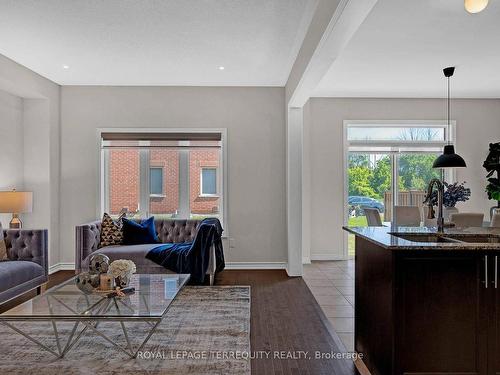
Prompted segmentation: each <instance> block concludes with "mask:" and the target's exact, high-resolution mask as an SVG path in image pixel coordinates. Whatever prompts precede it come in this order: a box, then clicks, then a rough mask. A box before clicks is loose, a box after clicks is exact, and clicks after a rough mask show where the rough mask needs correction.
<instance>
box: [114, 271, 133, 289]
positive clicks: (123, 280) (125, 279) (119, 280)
mask: <svg viewBox="0 0 500 375" xmlns="http://www.w3.org/2000/svg"><path fill="white" fill-rule="evenodd" d="M130 277H131V275H129V274H126V275H121V276H118V277H115V286H117V287H120V288H126V287H127V286H128V284H129V283H130Z"/></svg>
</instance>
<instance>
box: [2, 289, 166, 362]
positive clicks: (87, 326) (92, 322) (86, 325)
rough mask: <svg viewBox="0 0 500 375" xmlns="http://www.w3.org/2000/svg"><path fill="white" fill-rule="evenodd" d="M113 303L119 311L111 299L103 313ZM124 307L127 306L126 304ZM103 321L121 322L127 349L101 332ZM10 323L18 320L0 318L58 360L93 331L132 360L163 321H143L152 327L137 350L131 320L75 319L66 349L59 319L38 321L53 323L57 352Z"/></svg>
mask: <svg viewBox="0 0 500 375" xmlns="http://www.w3.org/2000/svg"><path fill="white" fill-rule="evenodd" d="M52 298H55V297H52ZM58 302H60V303H62V302H61V301H58ZM119 302H121V301H119ZM112 303H113V304H114V306H115V308H116V309H117V310H119V306H118V302H117V299H116V298H110V299H108V300H107V301H106V303H105V304H103V306H102V307H101V309H102V310H103V311H106V310H109V308H110V306H111V304H112ZM124 306H126V305H125V304H124ZM68 308H69V307H68ZM101 320H105V321H106V322H119V323H120V326H121V328H122V331H123V335H124V336H125V340H126V342H127V345H126V346H125V347H123V346H121V345H120V344H118V343H116V342H115V341H114V340H113V339H112V338H110V337H109V336H107V335H106V334H105V333H103V332H102V331H100V330H99V329H98V326H99V322H100V321H101ZM10 321H16V320H12V319H9V321H6V320H1V317H0V323H2V324H3V325H5V326H7V327H9V328H10V329H12V330H13V331H15V332H17V333H18V334H20V335H22V336H24V337H26V338H27V339H28V340H30V341H31V342H33V343H35V344H37V345H38V346H40V347H41V348H42V349H44V350H46V351H48V352H49V353H51V354H53V355H54V356H56V357H58V358H64V356H65V355H66V354H67V353H68V352H69V351H70V349H71V348H72V347H74V346H75V344H76V343H77V342H78V340H79V339H80V338H81V337H82V336H83V335H84V333H85V332H86V331H87V330H91V331H93V332H94V333H96V334H97V335H99V336H101V337H102V338H103V339H104V340H106V341H107V342H109V343H110V344H112V345H113V346H114V347H116V348H117V349H119V350H120V351H122V352H123V353H125V354H127V355H128V356H129V357H130V358H136V357H137V355H138V354H139V352H140V351H141V350H142V349H143V348H144V346H145V345H146V344H147V342H148V341H149V339H150V338H151V336H153V334H154V333H155V331H156V328H158V326H159V325H160V323H161V321H162V319H156V320H155V321H149V320H147V321H143V322H145V323H147V324H148V325H149V326H150V327H151V329H150V330H149V332H148V334H147V335H146V337H145V338H144V340H143V341H142V343H141V344H140V345H139V347H138V348H137V350H134V349H133V346H132V343H131V342H130V338H129V335H128V332H127V329H126V327H125V323H124V322H125V321H130V319H122V318H119V317H116V318H110V317H107V318H106V319H96V318H89V319H83V320H82V319H78V320H76V319H75V324H74V325H73V328H72V330H71V333H70V335H69V337H68V340H67V341H66V344H65V345H64V347H63V345H62V340H61V337H60V333H59V331H58V330H57V324H56V323H57V319H47V320H44V319H37V321H49V322H51V323H52V329H53V332H54V338H55V341H56V346H57V352H56V351H54V350H53V349H51V348H50V347H48V346H47V345H45V344H44V343H42V342H41V341H39V340H37V339H36V338H34V337H32V336H31V335H29V334H28V333H26V332H24V331H22V330H21V329H19V328H17V327H16V326H14V325H13V324H12V323H10ZM19 321H22V322H26V321H27V320H24V319H23V320H21V319H19ZM28 321H29V320H28ZM64 321H72V319H64ZM80 324H81V325H82V326H83V328H82V329H81V331H80V332H79V333H78V334H77V335H76V337H75V334H76V332H77V330H78V326H79V325H80Z"/></svg>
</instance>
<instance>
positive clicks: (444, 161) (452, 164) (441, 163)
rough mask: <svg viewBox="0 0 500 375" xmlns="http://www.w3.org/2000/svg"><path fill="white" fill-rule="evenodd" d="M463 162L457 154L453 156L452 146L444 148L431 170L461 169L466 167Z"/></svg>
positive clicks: (453, 148)
mask: <svg viewBox="0 0 500 375" xmlns="http://www.w3.org/2000/svg"><path fill="white" fill-rule="evenodd" d="M466 166H467V165H466V164H465V160H464V159H463V158H462V157H461V156H460V155H458V154H455V147H454V146H453V145H446V146H444V151H443V154H442V155H439V156H438V158H437V159H436V160H434V164H432V168H461V167H466Z"/></svg>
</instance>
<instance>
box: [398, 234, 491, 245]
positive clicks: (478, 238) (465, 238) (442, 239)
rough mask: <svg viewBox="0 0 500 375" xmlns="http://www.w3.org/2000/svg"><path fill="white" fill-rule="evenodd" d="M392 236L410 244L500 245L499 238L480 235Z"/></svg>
mask: <svg viewBox="0 0 500 375" xmlns="http://www.w3.org/2000/svg"><path fill="white" fill-rule="evenodd" d="M390 234H392V235H393V236H396V237H398V238H402V239H404V240H407V241H412V242H427V243H429V242H430V243H463V242H466V243H500V237H499V236H492V235H488V234H485V235H482V234H452V233H450V234H443V235H439V234H430V233H390Z"/></svg>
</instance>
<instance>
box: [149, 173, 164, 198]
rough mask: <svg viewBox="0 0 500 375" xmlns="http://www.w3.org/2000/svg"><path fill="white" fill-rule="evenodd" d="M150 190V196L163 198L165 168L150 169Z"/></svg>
mask: <svg viewBox="0 0 500 375" xmlns="http://www.w3.org/2000/svg"><path fill="white" fill-rule="evenodd" d="M149 181H150V182H149V188H150V195H152V196H155V195H156V196H162V195H163V168H161V167H151V168H149Z"/></svg>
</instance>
